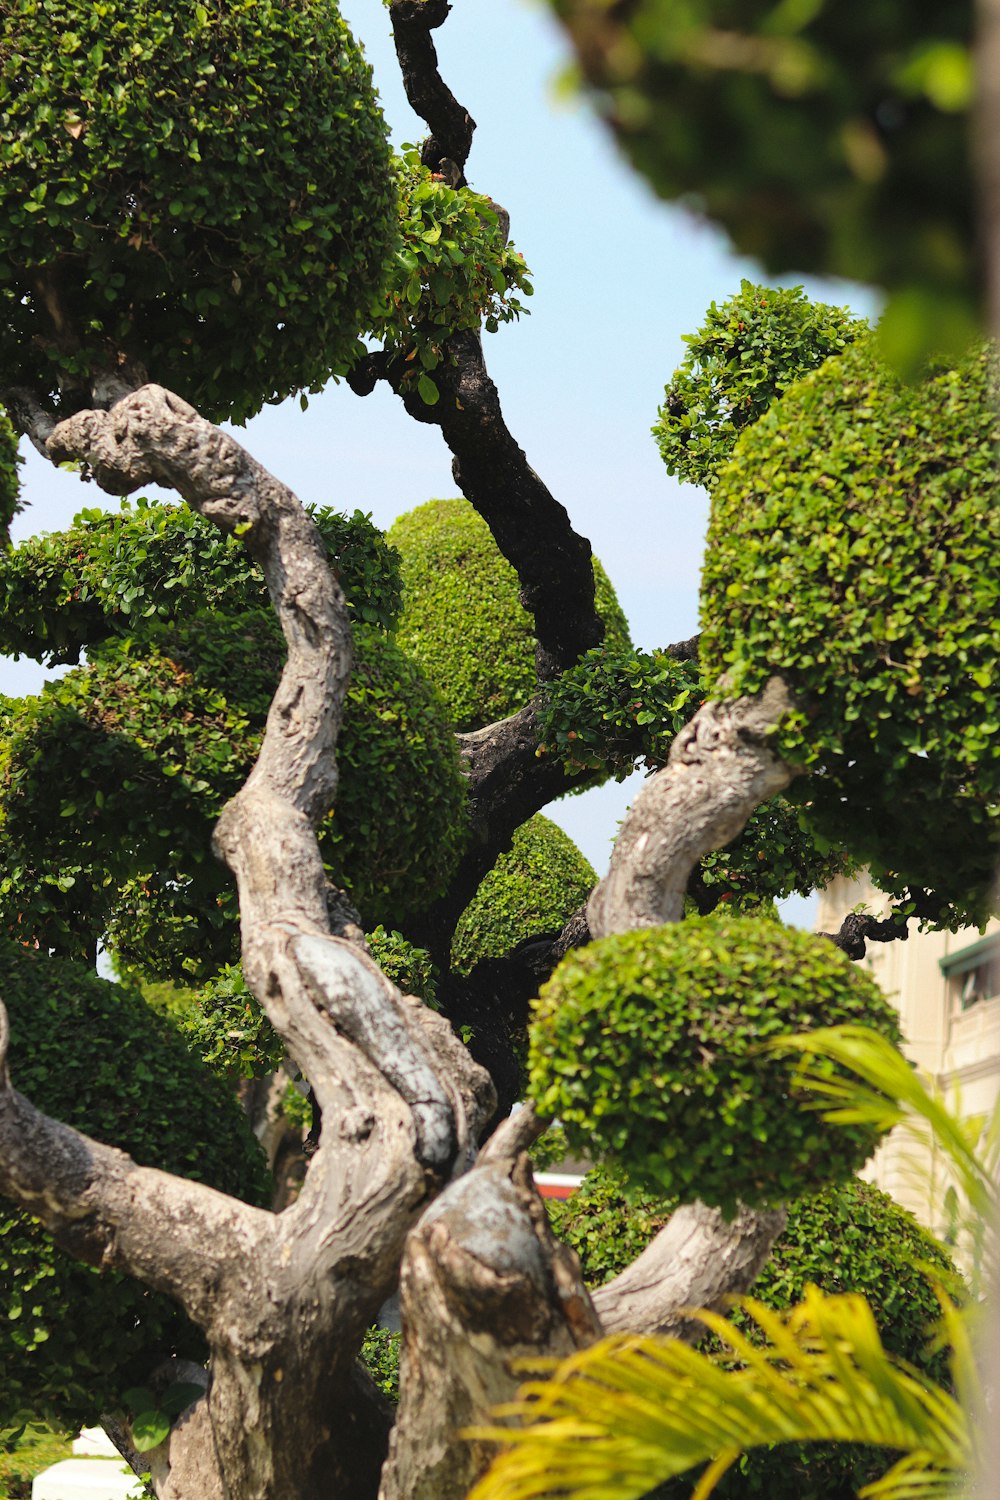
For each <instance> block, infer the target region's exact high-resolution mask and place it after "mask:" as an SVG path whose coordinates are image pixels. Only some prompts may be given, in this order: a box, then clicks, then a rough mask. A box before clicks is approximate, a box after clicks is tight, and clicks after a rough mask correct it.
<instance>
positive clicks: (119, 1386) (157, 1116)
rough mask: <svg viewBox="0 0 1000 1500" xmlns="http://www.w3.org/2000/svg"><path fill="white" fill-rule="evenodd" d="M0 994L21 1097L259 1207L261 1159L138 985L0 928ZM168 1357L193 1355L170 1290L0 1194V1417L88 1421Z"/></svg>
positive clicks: (2, 1422) (0, 1421) (234, 1108)
mask: <svg viewBox="0 0 1000 1500" xmlns="http://www.w3.org/2000/svg"><path fill="white" fill-rule="evenodd" d="M0 992H2V994H3V999H4V1004H5V1005H6V1007H7V1009H8V1013H9V1016H10V1027H11V1043H10V1068H11V1072H12V1074H13V1076H14V1077H15V1078H16V1079H17V1082H18V1087H19V1088H21V1089H23V1090H24V1092H25V1093H26V1094H27V1095H28V1097H29V1098H30V1097H34V1098H37V1099H40V1100H43V1101H44V1103H45V1107H46V1109H47V1110H48V1111H49V1112H50V1113H51V1114H52V1115H54V1116H55V1117H56V1118H57V1119H60V1120H63V1121H65V1122H66V1123H67V1124H69V1125H73V1126H75V1127H76V1128H77V1129H78V1130H82V1131H83V1132H84V1133H85V1134H87V1135H90V1136H92V1137H94V1138H96V1139H97V1140H100V1141H103V1142H104V1143H106V1144H108V1145H113V1146H119V1147H120V1148H121V1149H122V1150H124V1151H127V1152H129V1154H130V1155H131V1156H132V1157H133V1158H134V1160H136V1161H137V1162H138V1163H139V1164H140V1165H143V1166H151V1167H159V1168H161V1169H162V1170H164V1171H167V1172H174V1173H178V1174H179V1175H180V1176H182V1177H190V1178H193V1179H195V1180H197V1181H199V1182H207V1183H209V1184H210V1185H211V1186H213V1187H216V1188H218V1189H219V1190H220V1191H222V1192H226V1193H231V1194H234V1195H235V1196H236V1197H238V1198H243V1199H244V1200H246V1201H247V1202H251V1203H257V1204H260V1205H262V1206H263V1205H264V1204H266V1203H267V1201H268V1198H269V1194H270V1184H269V1179H268V1173H267V1169H266V1164H265V1162H264V1158H263V1154H262V1152H261V1150H260V1147H259V1146H258V1144H257V1142H256V1140H255V1138H254V1135H253V1132H252V1131H251V1129H250V1126H249V1123H248V1121H247V1119H246V1116H245V1115H244V1113H243V1110H242V1109H241V1108H240V1106H239V1104H238V1102H237V1100H236V1098H235V1097H234V1095H233V1094H232V1092H231V1090H230V1089H229V1088H227V1087H226V1085H225V1084H224V1083H223V1082H222V1080H220V1079H218V1078H216V1077H213V1076H212V1074H211V1073H210V1072H209V1071H208V1070H207V1069H205V1068H204V1067H203V1066H202V1065H201V1063H200V1061H199V1060H198V1058H197V1057H196V1056H195V1055H194V1053H193V1052H192V1051H190V1050H189V1048H188V1046H187V1045H186V1043H185V1041H184V1040H183V1038H182V1037H181V1035H180V1034H179V1033H178V1032H177V1030H176V1029H175V1028H174V1027H173V1026H171V1025H170V1023H169V1022H168V1021H166V1020H165V1019H163V1018H162V1017H160V1016H157V1015H156V1014H155V1013H154V1012H153V1011H152V1010H150V1008H149V1006H148V1005H146V1004H145V1002H144V1001H143V1000H142V998H141V996H140V995H139V994H138V993H137V992H136V991H135V990H133V989H130V988H128V987H123V986H121V985H116V984H110V983H108V982H107V981H106V980H103V979H99V978H98V977H97V976H96V975H95V974H94V973H93V972H92V970H91V971H89V972H88V969H87V968H86V967H85V966H83V965H80V964H75V963H72V962H68V961H66V960H64V959H57V958H49V957H47V956H46V955H44V954H43V953H39V952H35V951H33V950H31V949H29V948H26V947H25V946H24V945H23V944H22V943H19V942H11V941H9V940H6V941H4V942H3V943H0ZM173 1353H177V1354H180V1355H183V1356H186V1357H188V1358H195V1359H199V1360H200V1359H201V1358H202V1357H203V1342H202V1338H201V1335H200V1334H199V1333H198V1331H197V1330H196V1329H195V1328H193V1327H192V1326H191V1325H190V1324H189V1323H188V1321H187V1319H186V1318H185V1317H184V1315H183V1314H182V1313H181V1312H180V1310H179V1308H178V1307H177V1306H176V1304H175V1303H174V1302H172V1301H171V1300H170V1299H169V1298H167V1297H164V1296H161V1295H159V1294H157V1293H154V1292H151V1291H149V1290H148V1289H147V1288H145V1287H143V1286H142V1285H141V1284H140V1283H139V1282H137V1281H134V1280H133V1279H132V1278H131V1277H128V1276H124V1275H122V1274H121V1273H119V1272H116V1271H106V1270H104V1271H102V1270H99V1269H98V1268H96V1267H94V1266H89V1265H86V1264H84V1263H83V1262H81V1261H79V1260H77V1259H76V1258H75V1257H73V1256H71V1255H69V1254H67V1253H66V1252H65V1251H63V1250H60V1249H58V1248H57V1247H56V1246H55V1245H54V1244H53V1242H52V1240H51V1239H50V1237H49V1236H48V1235H47V1234H46V1233H45V1232H44V1231H43V1230H42V1229H41V1227H40V1226H39V1224H38V1222H37V1221H36V1220H35V1219H32V1218H31V1217H30V1216H29V1215H27V1214H25V1213H22V1212H21V1211H20V1210H19V1209H16V1208H14V1206H13V1205H12V1204H9V1203H7V1202H3V1203H2V1204H0V1358H2V1361H3V1372H4V1376H3V1382H2V1384H0V1427H10V1426H16V1425H18V1422H19V1419H23V1418H26V1417H32V1418H43V1419H45V1420H47V1421H51V1422H53V1423H54V1424H55V1425H57V1426H64V1427H66V1428H78V1427H79V1426H80V1425H81V1424H84V1423H86V1424H89V1425H93V1424H94V1423H95V1422H97V1421H98V1419H99V1417H100V1413H101V1412H102V1411H107V1410H114V1409H116V1408H117V1407H118V1406H119V1405H120V1402H121V1396H122V1392H123V1391H124V1389H125V1387H126V1386H127V1385H128V1384H129V1383H130V1381H131V1380H132V1379H135V1378H139V1377H142V1376H145V1375H146V1374H147V1373H148V1371H149V1369H150V1367H151V1366H152V1365H155V1364H156V1363H158V1362H159V1361H160V1360H162V1359H164V1358H166V1357H168V1356H169V1355H170V1354H173Z"/></svg>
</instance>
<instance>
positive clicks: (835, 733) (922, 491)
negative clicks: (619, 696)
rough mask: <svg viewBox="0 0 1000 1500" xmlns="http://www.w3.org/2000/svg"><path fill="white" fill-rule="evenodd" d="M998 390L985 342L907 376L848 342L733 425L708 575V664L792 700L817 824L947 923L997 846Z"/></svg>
mask: <svg viewBox="0 0 1000 1500" xmlns="http://www.w3.org/2000/svg"><path fill="white" fill-rule="evenodd" d="M996 392H997V385H996V374H995V361H994V357H993V356H992V354H991V353H989V352H988V351H985V350H980V351H978V352H977V353H975V354H973V355H972V356H970V357H969V358H968V359H967V360H966V361H965V363H964V364H962V365H961V366H960V367H959V368H957V369H949V370H939V371H938V372H936V373H934V374H932V375H931V376H929V377H928V378H927V379H925V380H924V381H923V382H922V383H920V384H916V385H904V384H902V383H900V382H899V381H897V380H896V379H895V378H894V377H893V376H892V375H890V374H889V373H888V372H887V371H886V370H885V369H884V368H883V367H882V366H881V365H880V364H879V363H878V361H877V360H876V358H875V356H874V353H873V350H872V347H871V345H870V343H869V342H866V343H863V344H855V345H854V346H853V347H852V348H851V349H849V350H848V351H847V352H846V353H845V354H843V355H842V356H840V357H839V358H837V359H834V360H831V361H829V362H828V363H827V364H825V365H824V366H823V367H822V368H821V369H820V370H818V371H816V372H815V373H814V374H813V375H811V376H808V377H807V378H806V379H805V380H804V381H802V382H801V383H800V384H799V385H797V386H795V387H794V388H793V389H792V390H791V391H789V392H788V394H787V395H786V396H785V397H784V398H783V399H782V400H781V401H780V402H778V403H776V404H775V405H774V406H773V407H772V408H771V409H770V411H769V412H767V414H766V415H765V416H763V417H762V418H761V419H760V421H758V422H756V423H755V424H754V425H753V427H751V428H749V429H748V430H747V431H746V432H745V433H744V434H743V436H742V438H741V439H740V441H739V443H738V445H737V447H736V449H735V452H734V455H733V459H732V462H731V463H730V464H729V466H728V467H727V468H726V469H724V470H723V471H722V473H721V474H720V476H719V480H718V483H717V485H716V489H715V492H714V495H713V500H712V514H711V522H710V529H709V540H708V547H707V550H706V564H705V571H704V575H703V617H704V631H703V634H702V656H703V663H704V666H705V669H706V672H707V673H708V674H709V675H710V676H720V675H721V674H726V689H725V690H726V691H732V692H738V693H752V692H755V691H756V690H757V689H758V688H760V687H761V685H762V684H763V682H764V681H765V680H766V678H767V677H768V676H769V675H770V674H771V673H773V672H778V673H780V674H781V675H782V676H784V677H785V678H787V680H788V681H789V683H790V685H791V687H792V688H793V690H794V691H795V693H796V694H798V695H799V696H800V697H801V699H802V701H803V704H804V713H802V714H797V715H794V716H792V717H791V718H790V719H789V720H788V722H787V723H786V725H785V726H784V728H783V729H782V731H781V734H780V737H779V741H778V743H779V746H780V750H781V753H782V754H783V755H784V756H785V758H786V759H788V760H789V761H791V762H792V763H794V764H799V765H803V766H805V767H806V768H807V769H808V770H810V771H812V772H814V773H815V774H814V775H813V776H812V777H811V778H810V779H809V781H805V779H804V778H803V779H802V783H801V785H799V786H796V787H793V791H792V795H793V796H794V795H799V796H802V797H804V798H805V799H806V800H807V801H808V802H809V804H810V806H809V810H808V816H809V819H810V821H811V823H812V825H813V827H814V828H816V829H817V830H818V832H819V833H821V834H822V835H824V836H825V837H826V838H828V839H829V840H831V841H836V842H837V843H838V844H841V843H842V844H846V845H847V846H848V848H849V849H850V850H851V853H852V854H854V855H855V856H857V857H858V859H859V860H862V861H864V862H867V863H870V864H871V866H872V868H873V871H874V873H875V875H876V878H877V880H878V883H879V884H880V885H882V886H883V887H884V888H885V889H886V890H888V891H891V892H892V893H893V894H898V895H901V896H904V897H905V895H906V893H907V891H908V889H909V888H911V887H916V888H922V887H931V888H933V890H934V891H935V892H936V893H937V894H938V895H939V896H940V897H941V898H942V900H943V902H944V903H945V911H944V913H943V920H946V921H948V922H949V923H954V924H957V925H961V924H962V922H963V921H964V922H971V923H979V922H980V921H982V920H983V919H984V917H985V915H986V905H987V901H986V892H987V890H988V887H989V884H990V880H991V877H992V873H993V868H994V864H995V860H996V853H997V847H998V844H1000V816H998V804H1000V756H998V754H997V745H998V743H1000V675H998V673H997V670H996V664H997V656H998V652H1000V570H998V569H997V566H996V559H997V557H998V555H1000V484H998V479H997V440H998V436H1000V424H998V420H997V416H996V408H995V402H996ZM948 903H951V905H950V909H949V908H948V905H947V904H948Z"/></svg>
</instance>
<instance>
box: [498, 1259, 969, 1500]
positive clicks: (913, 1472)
mask: <svg viewBox="0 0 1000 1500" xmlns="http://www.w3.org/2000/svg"><path fill="white" fill-rule="evenodd" d="M743 1306H744V1307H745V1308H746V1310H747V1312H748V1313H749V1315H750V1317H751V1318H752V1319H753V1321H754V1322H755V1323H756V1325H757V1327H758V1329H759V1330H760V1332H761V1333H762V1334H763V1335H764V1337H765V1338H766V1340H767V1343H766V1344H765V1345H763V1346H761V1345H760V1344H758V1343H755V1342H753V1341H752V1340H751V1339H749V1338H748V1337H747V1336H746V1335H745V1334H744V1333H743V1332H741V1331H740V1330H739V1329H738V1328H735V1327H734V1326H733V1324H732V1323H731V1322H730V1321H729V1320H728V1319H726V1318H723V1317H720V1316H719V1315H717V1314H713V1313H702V1314H699V1316H700V1317H701V1318H702V1319H703V1321H704V1322H705V1323H706V1324H707V1325H708V1327H709V1328H710V1329H712V1331H713V1332H714V1333H716V1334H717V1335H718V1336H719V1338H721V1339H722V1340H724V1342H725V1343H726V1344H727V1345H728V1347H729V1349H730V1350H731V1351H732V1352H731V1354H730V1355H728V1356H726V1355H723V1356H711V1355H706V1354H702V1353H700V1352H699V1351H698V1350H696V1349H692V1348H690V1347H689V1346H688V1345H686V1344H683V1343H680V1342H678V1341H675V1340H663V1339H653V1338H645V1339H637V1338H625V1339H623V1338H617V1339H609V1340H605V1341H603V1342H602V1343H600V1344H597V1345H595V1346H594V1347H592V1348H590V1349H587V1350H584V1351H582V1352H581V1353H579V1354H576V1355H574V1356H572V1357H571V1358H570V1359H568V1360H566V1361H565V1362H564V1363H563V1364H561V1365H559V1366H558V1367H557V1368H556V1369H555V1370H554V1372H553V1375H552V1377H551V1378H550V1379H548V1380H544V1381H539V1380H533V1381H529V1382H528V1383H527V1384H526V1385H525V1386H524V1387H523V1388H522V1390H521V1391H520V1393H519V1396H518V1400H517V1401H516V1402H514V1403H511V1404H510V1405H509V1406H507V1407H505V1408H504V1409H503V1414H504V1415H505V1416H506V1417H507V1418H509V1419H511V1418H512V1419H516V1421H517V1422H518V1423H519V1424H521V1425H518V1426H513V1427H506V1426H504V1427H501V1426H496V1427H489V1428H481V1429H477V1430H476V1431H475V1433H474V1434H470V1435H474V1436H476V1437H478V1438H488V1439H492V1440H494V1441H496V1442H500V1443H504V1444H507V1445H509V1446H508V1448H507V1451H506V1452H504V1453H503V1454H501V1456H500V1457H499V1458H498V1459H497V1461H496V1462H495V1464H494V1465H493V1467H492V1469H491V1470H490V1472H489V1473H488V1474H487V1475H486V1476H485V1477H484V1478H483V1479H482V1480H481V1481H480V1483H479V1484H478V1485H477V1486H476V1488H475V1489H474V1490H473V1491H472V1493H471V1495H470V1497H469V1500H554V1497H557V1496H558V1497H572V1500H638V1497H639V1496H641V1495H645V1494H646V1493H647V1492H648V1491H649V1490H650V1489H651V1488H652V1487H653V1486H654V1485H656V1484H659V1483H661V1482H662V1481H663V1480H666V1479H670V1478H673V1477H674V1476H676V1475H678V1474H682V1473H684V1472H685V1471H686V1470H689V1469H691V1468H694V1467H696V1466H700V1465H702V1464H704V1463H710V1464H711V1465H712V1467H711V1468H710V1469H709V1470H708V1471H706V1473H705V1474H704V1475H703V1476H702V1479H701V1481H700V1485H699V1489H698V1495H699V1500H701V1497H702V1496H706V1497H707V1496H708V1495H709V1494H710V1493H711V1491H712V1489H713V1488H714V1486H715V1483H716V1482H717V1480H718V1478H720V1477H721V1475H722V1473H723V1472H724V1471H725V1468H726V1467H728V1465H729V1463H731V1462H732V1461H733V1460H734V1459H735V1458H736V1457H738V1455H739V1454H740V1453H742V1452H745V1451H746V1450H747V1449H748V1448H754V1447H760V1446H764V1445H767V1446H770V1445H771V1444H774V1443H784V1442H811V1441H815V1442H831V1441H834V1442H836V1441H844V1442H855V1443H858V1442H860V1443H866V1444H871V1445H873V1446H877V1447H884V1448H886V1449H895V1450H899V1449H902V1450H904V1452H906V1453H907V1455H909V1456H912V1458H913V1461H912V1463H909V1466H908V1467H907V1468H906V1469H905V1470H904V1469H900V1466H899V1465H896V1471H899V1472H898V1477H897V1479H896V1480H894V1481H893V1482H894V1483H896V1484H897V1488H898V1493H894V1492H893V1491H891V1490H886V1491H885V1492H884V1494H882V1495H879V1497H878V1500H904V1495H905V1492H904V1490H903V1488H902V1486H903V1484H904V1482H905V1483H906V1484H908V1485H910V1487H911V1492H912V1493H913V1494H914V1495H916V1494H917V1490H916V1488H915V1486H916V1485H918V1484H919V1483H920V1482H922V1480H921V1476H922V1475H932V1476H934V1483H935V1484H936V1485H937V1488H936V1489H934V1488H930V1487H929V1488H927V1489H926V1490H925V1491H924V1492H922V1493H925V1494H926V1496H927V1500H932V1497H933V1500H941V1497H942V1496H943V1494H944V1493H946V1491H945V1490H944V1489H942V1487H941V1484H939V1483H938V1476H940V1475H944V1476H945V1480H944V1481H943V1482H946V1483H947V1484H950V1486H951V1489H950V1490H948V1491H947V1493H957V1491H958V1489H959V1486H960V1475H961V1473H962V1471H963V1470H965V1469H966V1467H967V1466H968V1463H969V1461H970V1449H971V1437H970V1432H969V1427H968V1424H967V1422H966V1420H965V1418H964V1416H963V1413H962V1410H961V1408H960V1407H959V1405H958V1403H957V1402H956V1401H955V1400H954V1399H953V1398H952V1397H951V1396H950V1395H949V1394H948V1393H947V1392H946V1391H943V1390H940V1389H939V1388H937V1387H935V1386H933V1385H930V1384H928V1383H927V1382H925V1381H923V1380H922V1379H921V1378H920V1377H919V1376H918V1375H917V1374H916V1373H915V1372H914V1371H912V1370H910V1369H909V1368H908V1367H906V1366H904V1365H902V1364H900V1363H899V1362H898V1361H896V1360H894V1359H892V1358H891V1357H890V1356H889V1355H888V1354H887V1353H886V1351H885V1350H884V1348H883V1347H882V1342H881V1339H880V1337H879V1334H878V1329H877V1328H876V1326H875V1322H874V1319H873V1318H872V1315H871V1311H870V1309H869V1307H868V1305H867V1303H866V1302H865V1301H864V1299H863V1298H860V1297H857V1296H854V1295H848V1296H838V1297H824V1296H823V1295H822V1293H820V1292H819V1291H817V1289H816V1288H815V1287H810V1288H808V1289H807V1293H806V1297H805V1300H804V1301H803V1302H802V1303H801V1304H800V1305H799V1306H798V1307H796V1308H793V1309H792V1310H791V1311H790V1312H789V1313H786V1314H777V1313H774V1312H771V1311H770V1310H769V1309H767V1308H765V1307H763V1306H761V1304H760V1303H757V1302H754V1301H753V1300H752V1299H750V1298H747V1299H745V1301H744V1303H743ZM734 1361H738V1366H737V1367H736V1368H734V1367H733V1364H734ZM896 1471H890V1475H887V1476H886V1481H888V1479H889V1478H890V1477H891V1474H892V1473H894V1472H896Z"/></svg>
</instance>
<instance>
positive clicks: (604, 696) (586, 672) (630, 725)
mask: <svg viewBox="0 0 1000 1500" xmlns="http://www.w3.org/2000/svg"><path fill="white" fill-rule="evenodd" d="M704 700H705V694H704V692H703V690H702V677H701V671H700V669H699V667H698V664H697V662H692V661H676V660H675V659H674V658H673V657H672V656H671V655H670V654H669V652H666V651H652V652H650V651H639V650H636V649H634V648H633V647H631V646H629V645H628V644H625V645H608V644H607V643H606V642H605V643H602V644H601V645H600V646H596V647H595V648H594V649H593V650H592V651H587V652H586V653H585V654H584V655H583V656H582V657H581V658H580V660H579V661H578V662H577V663H576V665H575V666H573V667H570V668H569V670H568V671H566V672H563V673H562V674H561V675H560V676H559V677H556V678H555V679H554V680H553V681H552V682H547V683H545V685H544V687H543V689H542V702H541V707H540V709H539V713H538V733H539V738H540V741H541V747H540V748H541V753H542V754H543V755H552V756H555V757H556V758H557V759H558V760H560V761H562V764H563V768H564V769H565V771H566V774H567V775H568V776H573V777H579V776H580V775H581V774H586V773H588V772H593V773H594V775H593V777H592V778H591V779H590V780H588V782H587V785H592V784H593V782H594V781H597V780H603V779H604V777H606V776H607V775H609V774H610V775H612V776H614V778H615V780H616V781H624V780H625V777H626V776H628V775H630V774H631V772H632V771H633V770H634V769H635V767H636V765H637V764H638V765H644V766H645V767H646V769H647V770H649V771H656V770H659V769H660V767H661V766H664V765H666V763H667V757H668V755H669V754H670V747H671V745H672V744H673V741H674V736H675V735H676V733H677V731H678V730H679V729H681V728H682V727H683V726H684V725H685V724H686V723H687V722H688V720H689V719H690V718H691V717H692V716H693V715H694V714H695V712H696V711H697V710H698V708H699V707H700V705H701V704H702V703H703V702H704ZM577 785H579V783H577Z"/></svg>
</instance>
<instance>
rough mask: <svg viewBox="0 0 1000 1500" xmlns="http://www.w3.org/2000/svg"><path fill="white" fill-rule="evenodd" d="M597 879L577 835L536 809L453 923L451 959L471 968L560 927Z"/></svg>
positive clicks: (456, 964)
mask: <svg viewBox="0 0 1000 1500" xmlns="http://www.w3.org/2000/svg"><path fill="white" fill-rule="evenodd" d="M596 883H597V876H596V874H595V873H594V871H593V869H592V868H591V866H590V864H589V863H588V861H587V860H586V859H584V857H583V855H582V854H581V853H580V851H579V849H577V847H576V845H575V844H574V843H573V840H572V839H571V838H570V837H569V836H568V835H567V834H565V833H563V831H562V829H561V828H559V827H558V826H557V825H556V824H555V823H553V822H552V821H551V820H550V819H549V818H543V817H541V816H540V815H539V814H536V815H535V817H533V818H532V819H531V820H530V821H529V822H527V823H525V824H524V826H523V828H519V829H518V830H517V832H516V833H515V834H514V838H513V842H512V843H511V847H510V849H509V851H508V852H507V853H506V854H501V856H500V858H499V859H498V860H497V862H496V864H495V865H494V866H493V869H492V870H491V871H490V873H489V874H488V875H487V877H486V879H485V880H484V881H483V883H482V885H481V886H480V887H479V890H478V891H477V892H476V894H475V897H474V898H473V900H472V902H471V903H470V904H469V906H467V907H466V909H465V911H464V912H463V913H462V915H461V917H460V918H459V921H458V926H457V927H456V928H455V936H454V938H453V939H452V945H451V965H452V968H453V969H455V970H456V971H457V972H458V973H459V974H468V973H470V972H471V971H472V969H474V968H475V966H476V964H477V963H479V962H480V961H481V960H482V959H484V958H504V957H506V955H507V954H508V953H510V952H511V951H512V950H513V949H514V948H516V947H517V945H518V943H520V942H522V941H524V940H525V939H526V938H532V937H536V936H539V935H541V934H544V933H550V934H553V935H557V934H559V933H560V932H562V930H563V928H564V927H565V925H566V923H567V922H568V921H569V919H570V917H571V916H572V915H573V913H574V912H575V911H576V910H577V908H578V907H579V906H582V905H583V903H584V902H585V901H586V899H587V897H588V896H589V895H590V892H591V891H592V890H593V888H594V886H595V884H596Z"/></svg>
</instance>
